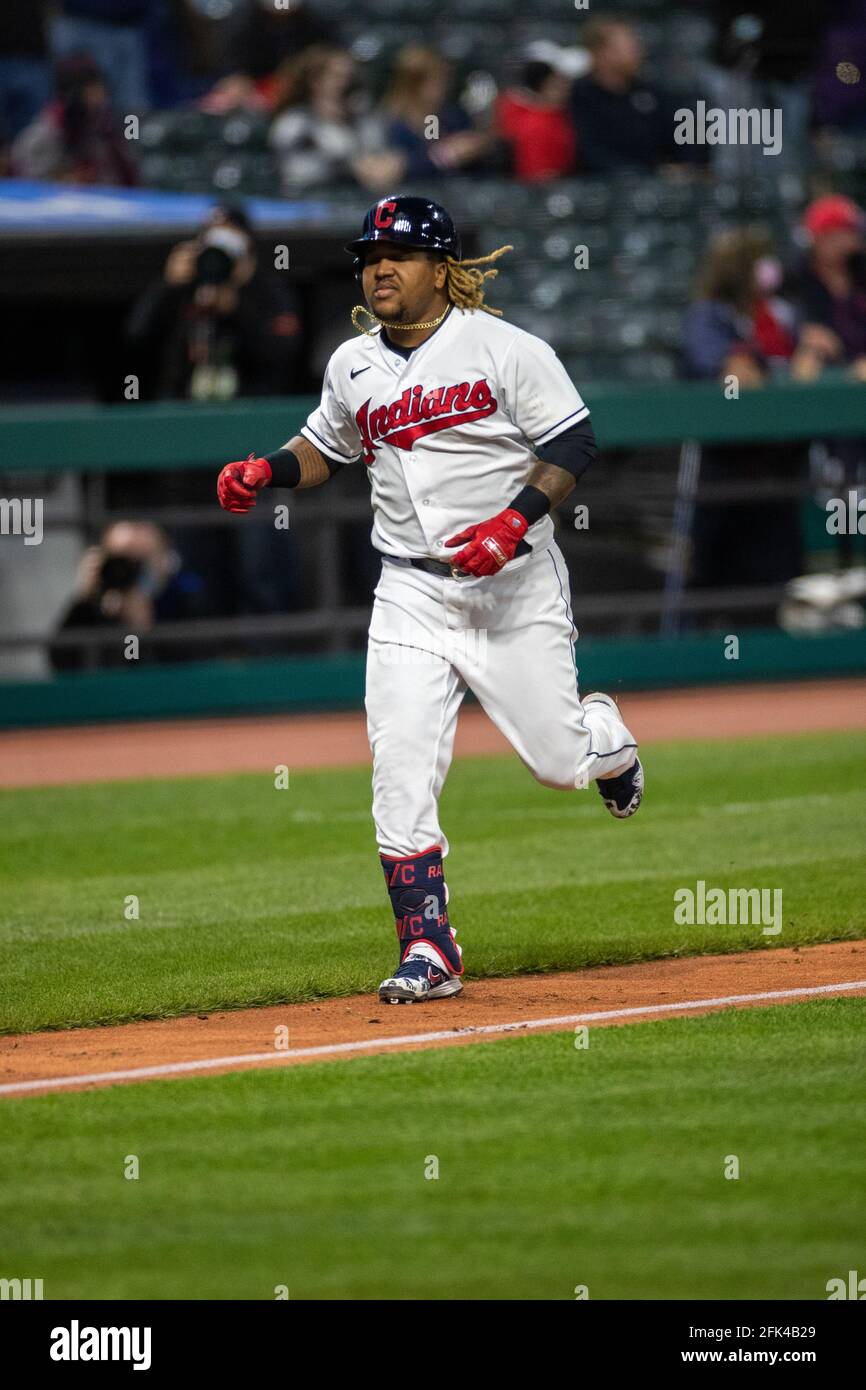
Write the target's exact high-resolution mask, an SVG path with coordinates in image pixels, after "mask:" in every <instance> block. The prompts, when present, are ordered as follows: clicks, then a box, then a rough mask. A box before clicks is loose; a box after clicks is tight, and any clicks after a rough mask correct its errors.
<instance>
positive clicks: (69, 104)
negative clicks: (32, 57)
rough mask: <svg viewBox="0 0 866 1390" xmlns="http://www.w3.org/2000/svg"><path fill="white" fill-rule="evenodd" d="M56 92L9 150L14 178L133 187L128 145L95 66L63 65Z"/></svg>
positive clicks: (84, 61)
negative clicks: (54, 97) (16, 175)
mask: <svg viewBox="0 0 866 1390" xmlns="http://www.w3.org/2000/svg"><path fill="white" fill-rule="evenodd" d="M55 87H56V93H57V95H56V99H55V100H53V101H51V102H50V103H49V104H48V106H46V107H45V108H44V110H43V111H42V113H41V115H39V116H37V118H36V120H35V121H33V123H32V124H31V125H29V126H28V127H27V129H26V130H23V131H22V132H21V134H20V135H19V136H18V139H17V140H16V141H15V143H14V145H13V146H12V167H13V169H14V171H15V173H17V174H18V175H20V177H21V178H25V179H39V180H46V181H50V180H56V181H58V182H61V183H75V184H119V185H127V186H128V185H130V184H134V183H135V182H136V180H137V175H136V170H135V165H134V164H133V162H132V159H131V158H130V155H129V143H128V141H126V140H125V139H124V138H123V135H122V133H121V131H120V128H119V125H118V121H117V118H116V116H115V113H114V111H113V109H112V106H111V101H110V99H109V95H108V89H107V88H106V85H105V82H104V81H103V78H102V74H101V73H100V71H99V69H98V68H97V67H96V64H95V63H94V62H93V60H92V59H91V58H89V57H87V56H86V55H81V56H79V57H76V58H64V59H62V60H61V62H59V63H58V65H57V71H56V74H55Z"/></svg>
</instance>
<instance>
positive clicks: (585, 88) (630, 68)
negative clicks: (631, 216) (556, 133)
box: [571, 17, 706, 174]
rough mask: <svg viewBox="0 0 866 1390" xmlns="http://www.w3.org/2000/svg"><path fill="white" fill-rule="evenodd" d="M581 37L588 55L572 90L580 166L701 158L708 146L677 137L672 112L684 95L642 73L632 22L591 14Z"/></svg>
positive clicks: (606, 168) (610, 167)
mask: <svg viewBox="0 0 866 1390" xmlns="http://www.w3.org/2000/svg"><path fill="white" fill-rule="evenodd" d="M579 38H580V42H581V43H582V44H583V45H584V47H585V48H587V49H588V50H589V54H590V58H591V60H592V67H591V69H590V71H589V72H588V73H587V75H586V76H585V77H579V78H578V79H577V81H576V82H575V84H574V86H573V87H572V90H571V113H572V119H573V121H574V125H575V129H576V132H577V141H578V146H579V149H580V168H581V169H583V170H584V171H585V172H587V173H590V174H609V173H615V172H616V171H617V170H621V169H655V168H657V167H658V166H659V165H661V164H666V163H681V162H685V163H695V162H702V161H704V160H705V158H706V146H693V145H678V144H676V143H675V141H674V128H675V121H674V112H675V111H676V110H677V108H678V107H680V106H681V105H682V100H681V99H680V98H677V99H676V100H674V98H673V97H672V96H671V95H670V94H668V93H666V92H663V91H661V90H660V89H659V88H657V87H654V86H653V85H652V84H650V83H649V82H646V81H644V79H643V78H642V77H641V75H640V74H641V67H642V65H643V56H644V55H643V48H642V46H641V42H640V39H639V38H638V35H637V33H636V32H635V30H634V29H633V28H632V26H631V25H630V24H626V23H624V22H623V21H622V20H619V19H605V18H603V17H599V18H598V19H591V20H589V22H588V23H587V24H586V25H585V27H584V28H582V29H581V31H580V35H579Z"/></svg>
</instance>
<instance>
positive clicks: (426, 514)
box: [301, 308, 589, 570]
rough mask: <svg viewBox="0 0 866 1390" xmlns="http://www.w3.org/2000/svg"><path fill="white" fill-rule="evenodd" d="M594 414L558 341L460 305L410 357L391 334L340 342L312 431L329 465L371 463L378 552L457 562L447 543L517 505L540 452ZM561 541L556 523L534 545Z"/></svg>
mask: <svg viewBox="0 0 866 1390" xmlns="http://www.w3.org/2000/svg"><path fill="white" fill-rule="evenodd" d="M588 414H589V409H588V407H587V406H586V405H584V403H583V401H582V400H581V398H580V395H579V394H578V392H577V390H576V389H575V387H574V385H573V384H572V382H571V381H570V379H569V377H568V374H567V373H566V371H565V368H564V367H563V365H562V363H561V362H560V361H559V358H558V357H557V356H556V353H555V352H554V351H553V349H552V348H551V347H549V346H548V344H547V343H545V342H543V341H542V340H541V339H540V338H536V337H534V336H533V334H531V333H526V332H524V330H523V329H521V328H517V327H515V325H514V324H511V323H505V322H503V321H502V320H501V319H498V318H495V317H494V316H493V315H491V314H486V313H484V311H483V310H476V311H475V312H474V313H470V312H464V311H462V310H459V309H456V308H452V309H451V310H450V312H449V313H448V316H447V317H446V318H445V320H444V321H443V323H442V324H441V325H440V327H439V328H437V329H436V331H435V332H434V333H432V334H431V335H430V337H429V338H428V339H427V341H426V342H424V343H422V344H421V346H420V347H417V348H415V349H414V350H413V351H412V353H411V355H410V356H409V358H408V360H407V359H406V358H404V357H402V356H401V355H400V354H399V353H397V352H395V351H394V350H393V349H392V348H390V347H389V346H387V345H386V343H385V342H384V341H383V340H382V336H381V334H380V333H377V334H376V335H375V336H373V337H370V336H367V335H359V336H358V337H357V338H352V339H350V340H349V341H348V342H345V343H341V345H340V346H339V347H338V348H337V350H336V352H335V353H334V354H333V356H332V357H331V360H330V361H329V363H328V367H327V371H326V373H325V381H324V386H323V390H322V400H321V403H320V405H319V406H318V408H317V409H316V410H314V411H313V413H312V415H310V417H309V419H308V421H307V423H306V425H304V426H303V428H302V430H301V433H302V434H303V435H304V436H305V437H306V438H307V439H309V440H310V442H311V443H312V444H315V445H316V447H317V448H318V449H319V450H320V451H321V452H322V453H323V454H324V455H325V456H326V457H327V458H330V459H335V460H338V461H339V462H340V463H348V462H351V461H354V460H356V459H358V458H360V460H361V461H362V462H363V463H365V464H366V465H367V468H368V470H369V476H370V484H371V489H372V500H373V514H374V521H373V532H372V540H373V544H374V546H375V547H376V548H377V549H378V550H381V551H384V552H385V553H386V554H389V555H396V556H400V557H402V558H404V559H413V558H421V557H423V556H432V557H434V558H436V559H442V560H447V559H450V558H451V557H452V556H453V555H454V553H455V552H454V550H453V549H451V550H448V549H447V548H446V547H445V544H444V542H445V541H446V540H447V539H448V537H450V536H453V535H456V533H457V532H458V531H462V530H463V529H464V528H465V527H466V526H470V525H472V524H474V523H477V522H479V521H485V520H486V519H487V518H488V517H491V516H495V515H496V514H497V513H498V512H501V511H502V510H503V509H504V508H505V507H507V506H508V505H509V503H510V502H511V501H512V500H513V499H514V497H515V496H516V495H517V493H518V492H519V491H520V489H521V487H523V485H524V484H525V482H526V479H527V476H528V474H529V472H530V469H531V467H532V460H533V453H534V450H535V449H538V448H540V447H541V446H542V445H544V444H549V443H550V441H551V440H552V439H555V438H556V436H557V435H558V434H561V433H562V432H563V431H564V430H567V429H570V428H571V427H572V426H573V425H576V424H577V423H578V422H579V421H580V420H583V419H585V418H586V416H587V415H588ZM552 536H553V523H552V521H551V519H550V517H549V516H545V517H542V519H541V520H540V521H537V522H536V523H535V524H534V525H533V526H531V527H530V529H529V531H528V532H527V534H526V539H527V542H528V543H529V544H530V545H531V546H533V548H535V547H539V548H541V549H544V547H545V546H547V545H548V544H549V543H550V541H551V539H552ZM526 558H527V557H526V556H523V557H517V558H516V559H515V560H512V561H511V563H510V565H509V570H511V569H512V568H514V567H516V566H518V565H521V564H522V562H523V560H525V559H526Z"/></svg>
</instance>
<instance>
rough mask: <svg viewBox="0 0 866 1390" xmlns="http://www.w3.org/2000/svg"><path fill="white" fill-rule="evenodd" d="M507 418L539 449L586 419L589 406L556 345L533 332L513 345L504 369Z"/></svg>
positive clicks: (503, 381) (526, 334) (503, 383)
mask: <svg viewBox="0 0 866 1390" xmlns="http://www.w3.org/2000/svg"><path fill="white" fill-rule="evenodd" d="M502 385H503V388H504V391H505V411H506V414H507V415H508V418H509V419H510V420H511V422H512V423H513V424H515V425H516V426H517V428H518V429H519V430H520V431H521V433H522V434H523V435H525V437H526V438H527V439H528V440H529V442H530V444H532V445H533V446H534V447H536V448H539V449H540V448H541V447H542V446H543V445H544V444H549V443H550V441H551V439H555V438H556V436H557V435H558V434H562V432H563V430H570V429H571V427H572V425H578V424H580V421H581V420H585V419H587V417H588V415H589V406H588V405H585V404H584V402H583V400H582V399H581V396H580V393H579V392H578V390H577V387H576V386H575V385H574V383H573V382H572V380H571V377H570V376H569V375H568V372H567V371H566V370H565V368H564V367H563V365H562V363H561V362H560V360H559V358H558V357H557V355H556V353H555V352H554V351H553V348H552V347H550V346H549V345H548V344H547V343H545V342H542V340H541V339H540V338H536V337H534V336H533V335H532V334H530V333H525V334H523V335H522V336H521V337H520V338H518V339H517V341H516V342H515V343H514V344H513V346H512V347H511V350H510V351H509V353H508V354H507V356H506V359H505V362H504V364H503V370H502Z"/></svg>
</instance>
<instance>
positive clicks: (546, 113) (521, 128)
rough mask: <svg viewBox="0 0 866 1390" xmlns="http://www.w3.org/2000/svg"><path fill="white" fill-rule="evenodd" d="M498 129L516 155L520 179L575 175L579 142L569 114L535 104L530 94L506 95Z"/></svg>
mask: <svg viewBox="0 0 866 1390" xmlns="http://www.w3.org/2000/svg"><path fill="white" fill-rule="evenodd" d="M496 127H497V130H498V131H499V134H500V135H501V136H502V138H503V139H504V140H507V141H508V142H509V144H510V145H511V147H512V150H513V152H514V173H515V175H516V177H517V178H518V179H521V180H523V181H525V182H528V183H530V182H533V181H535V180H537V179H556V178H561V177H562V175H564V174H570V173H573V171H574V166H575V157H576V154H577V141H576V139H575V134H574V127H573V126H572V123H571V119H570V117H569V114H568V112H567V111H566V110H565V109H564V108H563V107H558V106H547V105H544V104H542V103H540V102H538V101H535V100H533V98H532V97H531V95H530V94H529V93H528V92H522V91H517V90H514V91H508V92H502V93H501V95H500V96H499V98H498V100H497V103H496Z"/></svg>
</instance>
